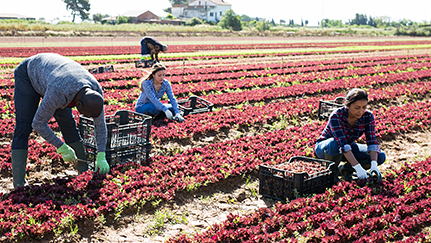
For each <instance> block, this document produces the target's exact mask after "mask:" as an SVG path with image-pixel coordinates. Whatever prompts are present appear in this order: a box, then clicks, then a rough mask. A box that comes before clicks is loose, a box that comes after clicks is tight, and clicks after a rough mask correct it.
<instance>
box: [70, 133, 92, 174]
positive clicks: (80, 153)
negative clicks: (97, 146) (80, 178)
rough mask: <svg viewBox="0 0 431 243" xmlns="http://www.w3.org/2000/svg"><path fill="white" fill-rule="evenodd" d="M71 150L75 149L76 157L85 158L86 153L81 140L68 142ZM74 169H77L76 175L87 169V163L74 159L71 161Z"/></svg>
mask: <svg viewBox="0 0 431 243" xmlns="http://www.w3.org/2000/svg"><path fill="white" fill-rule="evenodd" d="M69 146H70V147H72V149H73V150H75V154H76V157H77V158H78V159H83V160H87V155H86V154H85V149H84V144H83V143H82V142H81V141H78V142H74V143H71V144H69ZM73 165H74V166H75V169H76V170H77V171H78V175H80V174H82V173H84V172H86V171H87V170H88V164H87V163H86V162H83V161H75V162H74V163H73Z"/></svg>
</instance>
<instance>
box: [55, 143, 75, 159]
mask: <svg viewBox="0 0 431 243" xmlns="http://www.w3.org/2000/svg"><path fill="white" fill-rule="evenodd" d="M57 153H58V154H60V155H61V156H62V157H63V160H64V161H66V162H75V161H76V154H75V151H74V150H73V149H72V148H71V147H70V146H69V145H67V144H66V143H63V145H61V147H60V148H58V149H57Z"/></svg>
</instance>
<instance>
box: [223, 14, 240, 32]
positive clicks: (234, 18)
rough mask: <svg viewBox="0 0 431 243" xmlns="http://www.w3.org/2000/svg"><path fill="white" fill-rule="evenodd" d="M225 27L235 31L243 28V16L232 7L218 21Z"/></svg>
mask: <svg viewBox="0 0 431 243" xmlns="http://www.w3.org/2000/svg"><path fill="white" fill-rule="evenodd" d="M218 24H219V25H220V26H221V27H222V28H223V29H232V30H234V31H240V30H242V25H241V17H240V16H239V15H237V14H235V12H234V11H233V10H232V9H229V10H227V11H226V12H225V13H224V14H223V15H222V17H221V19H220V22H219V23H218Z"/></svg>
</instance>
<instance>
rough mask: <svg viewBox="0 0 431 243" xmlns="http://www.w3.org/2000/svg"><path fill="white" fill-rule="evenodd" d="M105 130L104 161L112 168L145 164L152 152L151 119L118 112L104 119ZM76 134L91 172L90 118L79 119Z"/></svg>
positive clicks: (93, 140)
mask: <svg viewBox="0 0 431 243" xmlns="http://www.w3.org/2000/svg"><path fill="white" fill-rule="evenodd" d="M105 119H106V127H107V144H106V160H107V161H108V163H109V165H110V166H111V167H114V166H116V165H118V164H123V163H126V162H137V163H141V164H142V163H146V161H147V160H148V159H149V154H150V151H151V142H150V134H151V124H152V118H151V116H148V115H144V114H140V113H136V112H133V111H127V110H119V111H117V112H116V113H115V114H114V115H108V116H106V117H105ZM79 132H80V134H81V137H82V139H83V143H84V148H85V151H86V154H87V160H88V161H91V162H93V163H92V164H89V168H90V169H94V161H95V160H96V156H97V145H96V138H95V133H94V122H93V119H92V118H88V117H84V116H82V115H81V116H80V117H79Z"/></svg>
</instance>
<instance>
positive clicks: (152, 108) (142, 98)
mask: <svg viewBox="0 0 431 243" xmlns="http://www.w3.org/2000/svg"><path fill="white" fill-rule="evenodd" d="M165 75H166V67H165V66H164V65H163V64H161V63H156V64H154V65H153V66H152V68H151V73H150V74H148V76H147V77H145V78H142V79H141V80H142V81H141V84H140V87H139V89H140V91H141V94H140V95H139V98H138V101H137V102H136V105H135V111H136V112H139V113H143V114H147V115H150V116H157V115H158V114H159V113H160V112H164V113H165V115H166V118H168V119H170V120H172V119H174V120H176V121H178V122H183V121H184V118H183V117H182V116H181V114H180V109H179V108H178V103H177V100H176V99H175V97H174V94H173V92H172V87H171V84H170V83H169V81H168V80H166V79H165ZM165 93H166V95H167V96H168V98H169V101H170V104H163V103H162V102H160V98H162V97H163V96H164V94H165Z"/></svg>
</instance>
